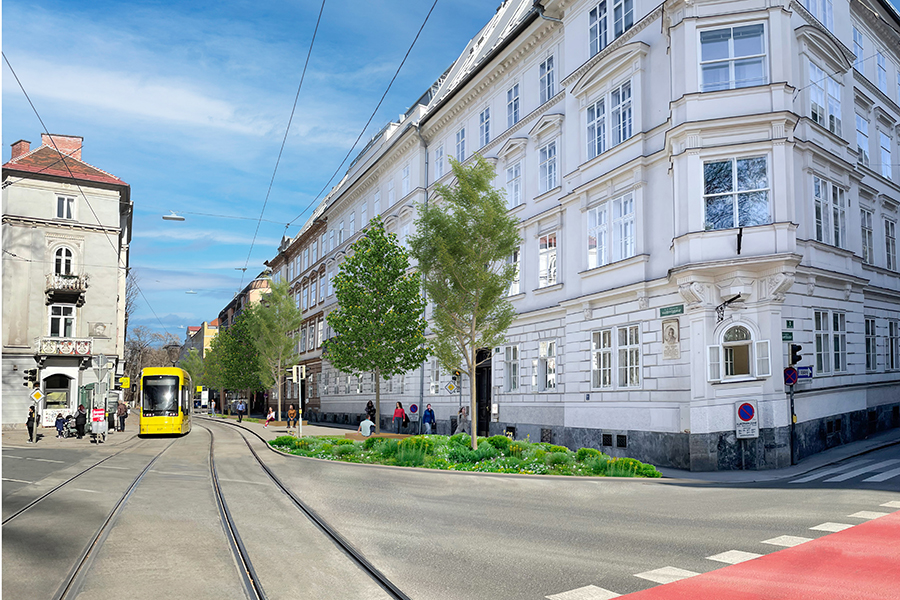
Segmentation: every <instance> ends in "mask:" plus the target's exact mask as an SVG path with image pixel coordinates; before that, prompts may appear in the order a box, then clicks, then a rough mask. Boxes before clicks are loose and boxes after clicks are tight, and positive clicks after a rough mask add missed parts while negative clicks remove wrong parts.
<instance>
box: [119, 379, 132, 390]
mask: <svg viewBox="0 0 900 600" xmlns="http://www.w3.org/2000/svg"><path fill="white" fill-rule="evenodd" d="M119 385H120V386H121V387H122V389H123V390H127V389H128V388H130V387H131V377H120V378H119Z"/></svg>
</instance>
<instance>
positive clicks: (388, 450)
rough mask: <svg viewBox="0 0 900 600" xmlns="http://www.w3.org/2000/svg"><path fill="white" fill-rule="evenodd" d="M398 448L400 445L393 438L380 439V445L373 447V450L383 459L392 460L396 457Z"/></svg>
mask: <svg viewBox="0 0 900 600" xmlns="http://www.w3.org/2000/svg"><path fill="white" fill-rule="evenodd" d="M399 448H400V444H399V443H397V440H396V439H393V438H381V440H380V443H379V444H378V445H377V446H375V449H376V450H377V451H378V452H380V453H381V455H382V456H383V457H385V458H393V457H394V456H396V455H397V450H398V449H399Z"/></svg>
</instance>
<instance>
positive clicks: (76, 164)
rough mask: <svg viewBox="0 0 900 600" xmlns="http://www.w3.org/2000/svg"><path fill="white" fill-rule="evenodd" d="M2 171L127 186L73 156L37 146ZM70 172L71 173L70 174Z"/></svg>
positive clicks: (14, 159)
mask: <svg viewBox="0 0 900 600" xmlns="http://www.w3.org/2000/svg"><path fill="white" fill-rule="evenodd" d="M3 169H4V170H11V171H24V172H26V173H40V174H42V175H49V176H53V177H64V178H66V179H71V178H72V177H73V176H74V177H75V178H76V179H79V180H82V181H92V182H95V183H107V184H112V185H123V186H127V185H128V184H127V183H125V182H124V181H122V180H121V179H119V178H118V177H116V176H115V175H111V174H110V173H107V172H106V171H103V170H101V169H98V168H97V167H95V166H93V165H89V164H88V163H86V162H84V161H83V160H79V159H77V158H75V157H73V156H67V155H65V154H60V153H59V152H57V151H56V149H55V148H53V147H51V146H46V145H43V146H39V147H38V148H37V149H35V150H32V151H31V152H28V153H26V154H23V155H21V156H17V157H16V158H13V159H12V160H10V161H9V162H7V163H6V164H4V165H3ZM70 171H71V173H70Z"/></svg>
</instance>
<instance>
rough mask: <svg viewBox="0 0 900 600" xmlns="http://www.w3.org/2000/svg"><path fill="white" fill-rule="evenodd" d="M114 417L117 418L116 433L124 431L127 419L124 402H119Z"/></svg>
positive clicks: (126, 408) (126, 409)
mask: <svg viewBox="0 0 900 600" xmlns="http://www.w3.org/2000/svg"><path fill="white" fill-rule="evenodd" d="M116 416H117V417H119V429H118V430H117V431H125V419H127V418H128V407H126V406H125V403H124V402H119V406H117V407H116Z"/></svg>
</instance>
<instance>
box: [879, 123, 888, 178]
mask: <svg viewBox="0 0 900 600" xmlns="http://www.w3.org/2000/svg"><path fill="white" fill-rule="evenodd" d="M878 135H879V136H880V139H881V175H882V176H884V177H885V178H887V179H890V178H891V138H889V137H888V136H887V135H886V134H884V133H882V132H878Z"/></svg>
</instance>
